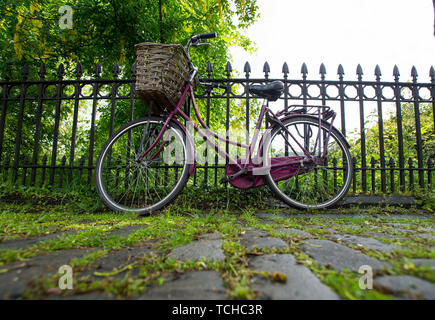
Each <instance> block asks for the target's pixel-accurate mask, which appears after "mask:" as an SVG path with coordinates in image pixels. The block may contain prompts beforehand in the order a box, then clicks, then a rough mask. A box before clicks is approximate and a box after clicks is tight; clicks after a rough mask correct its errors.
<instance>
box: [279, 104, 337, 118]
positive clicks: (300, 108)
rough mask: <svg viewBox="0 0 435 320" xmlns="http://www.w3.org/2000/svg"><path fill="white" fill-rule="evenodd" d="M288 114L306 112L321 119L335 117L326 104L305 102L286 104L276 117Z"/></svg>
mask: <svg viewBox="0 0 435 320" xmlns="http://www.w3.org/2000/svg"><path fill="white" fill-rule="evenodd" d="M290 114H308V115H313V116H321V117H322V119H323V120H328V119H330V118H332V117H335V112H334V111H333V110H331V108H330V107H328V106H314V105H306V104H293V105H291V106H287V107H285V108H284V110H281V111H280V112H278V113H277V114H276V116H277V117H280V116H288V115H290Z"/></svg>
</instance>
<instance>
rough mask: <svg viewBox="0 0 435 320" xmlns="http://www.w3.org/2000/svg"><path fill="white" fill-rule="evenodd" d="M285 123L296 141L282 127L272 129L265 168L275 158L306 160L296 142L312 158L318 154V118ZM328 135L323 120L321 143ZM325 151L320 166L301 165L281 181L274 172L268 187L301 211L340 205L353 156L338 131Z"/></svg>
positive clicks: (265, 153) (264, 155)
mask: <svg viewBox="0 0 435 320" xmlns="http://www.w3.org/2000/svg"><path fill="white" fill-rule="evenodd" d="M283 124H284V126H285V127H286V128H287V130H288V131H289V133H290V134H291V136H293V137H294V138H295V139H293V138H291V137H290V136H289V133H287V132H286V131H285V130H284V129H283V128H282V127H280V126H277V127H275V128H274V129H272V132H271V135H270V139H267V140H268V141H267V142H266V143H265V146H264V148H263V150H264V153H263V161H264V163H265V164H266V165H269V164H270V163H271V160H270V159H271V158H273V157H295V156H301V157H303V156H304V153H303V151H302V148H300V147H299V146H298V145H297V143H296V141H297V142H299V144H300V145H301V146H303V147H304V148H305V149H306V150H308V151H309V153H310V154H311V155H313V156H317V155H318V151H317V150H318V145H319V141H318V133H319V123H318V120H317V119H313V118H311V117H306V116H305V117H304V116H299V117H294V118H289V119H287V120H284V121H283ZM328 132H329V124H328V123H327V122H324V121H322V125H321V131H320V135H321V136H322V141H325V140H324V139H325V138H326V137H327V136H328ZM295 140H296V141H295ZM287 141H288V142H289V143H290V144H291V145H289V143H287ZM326 148H327V150H326V158H325V160H324V162H323V163H321V164H315V163H314V162H313V163H308V164H304V166H302V165H300V166H299V165H298V166H297V172H296V174H295V175H294V176H292V177H290V178H288V179H283V180H281V181H274V180H273V178H272V175H271V173H269V174H267V175H266V176H265V178H266V181H267V183H268V185H269V187H270V188H271V189H272V191H273V192H274V193H275V194H276V196H277V197H278V198H279V199H281V200H282V201H284V202H285V203H286V204H288V205H291V206H294V207H297V208H301V209H311V208H326V207H329V206H332V205H333V204H335V203H337V202H338V201H339V200H340V199H341V198H342V197H343V196H344V195H345V194H346V193H347V191H348V190H349V187H350V184H351V180H352V171H353V168H352V165H351V163H352V160H351V154H350V151H349V148H348V145H347V143H346V140H345V138H344V137H343V136H342V134H341V133H340V132H339V131H338V130H337V129H336V128H332V130H331V133H330V137H329V141H328V144H327V146H326ZM322 149H323V148H322Z"/></svg>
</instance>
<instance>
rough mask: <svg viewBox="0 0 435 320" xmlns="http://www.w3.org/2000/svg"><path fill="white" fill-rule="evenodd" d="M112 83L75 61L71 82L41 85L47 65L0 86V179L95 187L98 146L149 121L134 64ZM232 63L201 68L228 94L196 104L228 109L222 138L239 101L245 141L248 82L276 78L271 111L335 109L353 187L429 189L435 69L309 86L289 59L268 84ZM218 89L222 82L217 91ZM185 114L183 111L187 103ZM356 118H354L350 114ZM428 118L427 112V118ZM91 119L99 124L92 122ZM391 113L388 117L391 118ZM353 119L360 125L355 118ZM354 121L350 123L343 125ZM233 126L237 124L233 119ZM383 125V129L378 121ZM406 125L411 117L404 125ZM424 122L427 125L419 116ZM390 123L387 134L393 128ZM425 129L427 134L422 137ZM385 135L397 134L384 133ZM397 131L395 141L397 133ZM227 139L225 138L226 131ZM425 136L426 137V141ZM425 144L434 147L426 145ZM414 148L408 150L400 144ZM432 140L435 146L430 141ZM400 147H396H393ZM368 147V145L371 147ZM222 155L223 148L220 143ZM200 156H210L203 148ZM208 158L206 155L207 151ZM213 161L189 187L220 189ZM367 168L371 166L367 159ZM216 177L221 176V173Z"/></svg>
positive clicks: (208, 110)
mask: <svg viewBox="0 0 435 320" xmlns="http://www.w3.org/2000/svg"><path fill="white" fill-rule="evenodd" d="M112 71H113V78H112V79H101V78H100V75H101V66H100V65H99V64H97V66H96V68H95V70H94V73H93V77H92V79H90V78H89V77H83V71H82V66H81V64H78V65H77V67H76V69H75V77H74V79H65V70H64V67H63V65H60V66H59V68H58V70H57V75H56V76H54V77H53V78H55V79H52V80H49V79H46V77H47V75H46V70H45V66H44V65H42V66H41V68H40V70H39V79H29V78H28V74H29V71H28V68H27V67H26V66H25V67H24V68H23V70H22V79H21V80H19V81H12V80H9V79H5V80H3V81H0V90H1V91H0V97H1V103H0V105H1V108H2V109H1V115H0V170H1V172H0V179H3V180H4V181H11V182H13V183H21V184H24V185H26V184H28V185H43V184H51V185H56V186H59V187H62V186H65V185H66V184H67V183H87V184H89V183H92V180H93V179H92V173H93V169H94V166H95V161H96V157H97V155H98V152H99V150H100V149H101V147H102V144H103V143H104V141H105V140H106V139H107V138H108V137H109V136H111V135H112V133H113V132H114V130H116V128H117V127H119V126H120V125H122V124H124V123H126V122H128V121H131V120H133V119H135V118H138V117H142V116H144V115H146V111H145V108H143V107H142V106H141V107H138V105H140V102H139V101H138V99H137V97H136V95H135V90H134V83H135V65H133V67H132V69H131V73H130V72H126V71H123V74H130V78H129V79H119V74H120V67H119V66H118V65H117V64H115V65H114V67H113V70H112ZM232 71H233V70H232V66H231V64H230V63H227V65H226V66H225V73H226V77H224V78H218V79H215V78H213V66H212V64H211V63H208V65H207V68H206V74H207V76H206V79H204V80H205V81H207V82H215V83H219V84H223V85H224V86H226V88H227V89H226V90H225V92H223V91H222V92H220V93H216V92H207V91H201V90H200V91H199V92H198V95H197V99H198V100H199V101H201V105H202V111H203V112H204V114H203V116H204V118H205V122H206V123H207V124H208V125H211V127H213V123H210V121H211V119H212V112H213V111H212V110H213V108H212V105H213V103H214V102H217V101H220V102H219V103H220V104H224V105H225V110H222V111H223V112H222V117H225V119H224V120H225V121H224V123H225V125H224V126H225V129H226V130H227V132H228V129H229V127H230V122H231V121H233V120H234V119H232V117H234V115H232V112H231V111H232V110H231V109H232V107H233V105H234V103H233V101H234V100H239V101H241V102H243V103H244V104H245V105H246V106H245V107H244V108H245V110H244V115H245V116H246V119H245V120H241V121H244V128H245V129H246V131H247V132H248V133H247V136H246V140H249V129H250V128H252V125H251V124H250V122H252V119H253V115H254V113H255V112H254V110H253V108H252V107H253V106H254V105H255V104H256V102H255V101H256V99H255V98H254V97H251V96H250V95H249V92H248V90H247V88H248V87H249V86H250V85H251V84H254V83H265V82H268V81H274V80H281V81H283V82H284V84H285V90H284V94H283V95H282V97H281V98H280V100H279V101H278V102H276V106H274V107H276V108H282V107H284V106H288V105H291V104H307V103H317V104H323V105H329V106H332V107H333V108H334V109H335V110H336V111H337V113H338V118H337V120H336V123H335V125H336V126H337V127H339V128H340V130H341V132H342V133H343V134H344V135H345V136H347V137H348V138H353V140H354V141H357V143H353V146H354V150H353V151H354V152H355V154H354V163H353V165H354V167H355V172H354V179H353V187H352V188H353V191H355V192H356V191H364V192H377V191H381V192H383V193H385V192H398V191H402V192H403V191H406V190H414V189H415V184H414V183H415V180H417V182H418V186H419V187H420V188H422V189H429V190H432V174H433V170H434V169H433V168H432V166H433V160H434V156H435V154H434V149H435V147H434V146H433V138H434V136H435V124H433V125H431V126H430V128H429V129H428V127H427V126H426V127H425V128H424V130H425V131H424V132H423V134H424V137H423V136H422V127H421V119H420V118H421V108H422V105H425V106H426V109H425V110H427V106H428V105H429V106H431V108H429V110H430V109H431V110H430V112H429V113H430V114H429V119H430V120H429V121H432V122H433V116H434V113H435V102H434V101H435V98H434V97H435V70H434V69H433V67H432V68H431V69H430V73H429V76H430V82H426V83H423V82H419V81H418V80H417V78H418V74H417V70H416V69H415V68H414V67H413V68H412V71H411V77H412V81H410V82H401V81H400V80H399V77H400V74H399V70H398V68H397V67H395V68H394V71H393V76H394V81H392V82H388V81H382V80H381V70H380V68H379V66H376V69H375V77H376V78H375V79H376V80H375V81H365V80H363V71H362V68H361V66H360V65H358V67H357V70H356V76H357V79H356V80H355V81H348V80H344V70H343V68H342V66H341V65H340V66H339V67H338V71H337V74H338V79H337V80H326V79H325V75H326V68H325V66H324V65H323V64H322V65H321V66H320V70H319V72H320V79H319V80H309V79H308V78H307V75H308V70H307V66H306V65H305V64H303V65H302V69H301V74H302V79H291V78H289V69H288V66H287V64H286V63H284V65H283V67H282V74H283V76H282V78H279V79H271V78H270V77H269V74H270V68H269V65H268V64H267V62H266V63H265V64H264V67H263V72H264V78H261V79H260V78H259V79H251V78H250V73H251V67H250V65H249V63H246V64H245V66H244V71H243V72H244V77H241V78H232V77H231V74H232ZM221 87H222V86H221ZM386 105H390V106H392V107H393V110H394V112H393V113H392V115H391V116H390V118H388V119H385V111H384V110H383V108H384V107H385V106H386ZM404 105H407V106H408V107H409V106H410V107H411V108H410V111H411V117H412V121H411V123H409V116H410V115H409V114H408V115H406V116H407V118H406V119H404V116H405V115H404V114H403V106H404ZM370 108H371V109H373V111H374V114H375V117H376V118H377V121H376V122H375V123H377V124H375V127H376V129H377V132H378V133H379V132H380V133H381V134H377V137H376V139H375V141H373V134H372V135H371V136H370V139H372V141H370V143H369V142H368V141H367V139H368V130H369V129H370V130H371V129H373V127H367V123H366V120H367V116H368V114H367V111H368V109H370ZM186 109H187V112H190V110H189V109H190V108H189V105H188V104H187V105H186ZM357 115H358V116H357ZM424 116H425V117H427V112H426V114H425V115H424ZM97 117H98V118H99V119H97ZM391 117H392V118H391ZM356 118H358V119H356ZM349 119H351V121H349ZM238 121H240V120H239V119H238ZM352 121H354V123H353V125H354V128H357V131H358V132H357V133H358V134H357V135H356V136H352V135H351V133H350V132H349V126H351V125H352V123H350V122H352ZM386 121H389V122H388V123H389V128H388V130H389V132H388V133H386V132H385V131H384V130H385V128H384V125H385V124H386ZM404 121H408V122H406V123H403V122H404ZM426 121H427V119H426ZM392 122H394V127H395V129H394V132H393V133H392V132H391V124H392ZM428 130H429V133H428V132H427V131H428ZM391 134H393V135H394V137H393V138H392V137H391ZM396 135H397V137H396ZM227 136H228V133H227ZM428 137H429V138H428ZM386 138H387V139H389V143H390V144H391V141H393V143H394V145H395V148H394V152H392V150H391V146H390V150H389V151H388V152H386V142H385V140H386ZM430 139H432V141H429V140H430ZM410 142H411V144H413V145H412V146H408V145H406V144H409V143H410ZM431 143H432V144H431ZM396 144H397V145H396ZM374 145H375V146H374ZM226 150H227V152H228V151H229V145H228V144H227V146H226ZM206 152H207V151H206ZM208 152H210V151H208ZM214 160H215V161H214V163H208V162H206V163H205V164H199V165H198V166H197V171H196V173H195V176H194V178H193V181H192V182H193V183H194V184H200V183H206V184H215V185H216V184H217V182H218V181H219V179H220V177H221V176H223V175H224V168H225V165H223V164H219V162H218V159H217V155H216V157H215V159H214ZM368 162H369V163H368ZM218 176H219V177H218Z"/></svg>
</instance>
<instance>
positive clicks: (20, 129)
mask: <svg viewBox="0 0 435 320" xmlns="http://www.w3.org/2000/svg"><path fill="white" fill-rule="evenodd" d="M21 74H22V77H23V81H22V82H21V86H20V111H19V113H18V127H17V135H16V138H15V156H14V164H13V168H12V182H13V183H15V182H16V181H17V177H18V162H19V160H20V150H21V135H22V133H23V115H24V104H25V97H26V90H27V84H26V82H27V76H28V75H29V68H28V66H27V64H25V65H24V67H23V69H22V72H21Z"/></svg>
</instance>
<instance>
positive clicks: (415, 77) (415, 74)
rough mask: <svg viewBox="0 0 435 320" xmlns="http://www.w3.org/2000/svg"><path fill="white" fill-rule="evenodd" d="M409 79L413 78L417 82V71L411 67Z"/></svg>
mask: <svg viewBox="0 0 435 320" xmlns="http://www.w3.org/2000/svg"><path fill="white" fill-rule="evenodd" d="M411 77H412V78H413V80H415V81H417V77H418V73H417V69H416V68H415V66H412V69H411Z"/></svg>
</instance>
